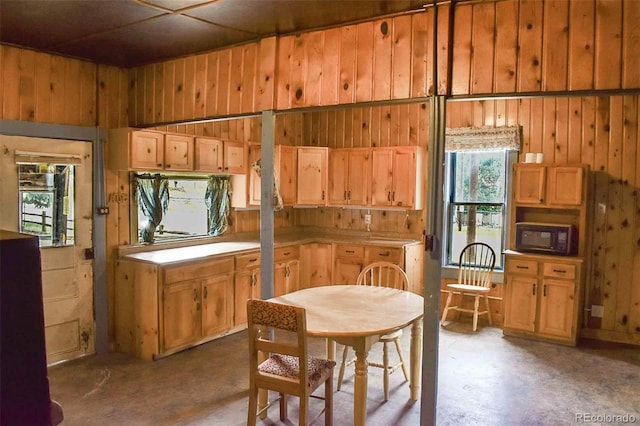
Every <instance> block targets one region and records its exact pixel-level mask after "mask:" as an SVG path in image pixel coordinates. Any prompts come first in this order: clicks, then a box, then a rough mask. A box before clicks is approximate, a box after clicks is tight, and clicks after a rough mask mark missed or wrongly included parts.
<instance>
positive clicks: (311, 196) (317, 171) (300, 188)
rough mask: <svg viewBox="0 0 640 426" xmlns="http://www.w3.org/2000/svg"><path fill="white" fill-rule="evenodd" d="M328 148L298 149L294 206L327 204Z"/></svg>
mask: <svg viewBox="0 0 640 426" xmlns="http://www.w3.org/2000/svg"><path fill="white" fill-rule="evenodd" d="M327 162H328V148H319V147H299V148H298V167H297V182H298V185H297V193H296V194H297V195H296V205H299V206H324V205H326V204H327Z"/></svg>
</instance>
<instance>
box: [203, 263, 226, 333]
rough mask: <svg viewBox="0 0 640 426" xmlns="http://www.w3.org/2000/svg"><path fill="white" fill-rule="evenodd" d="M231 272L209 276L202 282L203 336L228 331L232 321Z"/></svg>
mask: <svg viewBox="0 0 640 426" xmlns="http://www.w3.org/2000/svg"><path fill="white" fill-rule="evenodd" d="M232 291H233V282H232V280H231V274H222V275H215V276H212V277H207V278H206V279H204V280H203V282H202V336H203V337H207V336H213V335H216V334H220V333H222V332H224V331H227V330H229V329H230V328H231V322H232V314H231V312H232V309H233V305H232V299H233V298H232V294H233V293H232Z"/></svg>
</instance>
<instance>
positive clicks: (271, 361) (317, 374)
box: [258, 354, 336, 389]
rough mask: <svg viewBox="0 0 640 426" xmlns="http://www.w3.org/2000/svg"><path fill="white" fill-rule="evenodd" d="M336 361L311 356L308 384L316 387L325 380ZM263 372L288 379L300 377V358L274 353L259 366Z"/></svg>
mask: <svg viewBox="0 0 640 426" xmlns="http://www.w3.org/2000/svg"><path fill="white" fill-rule="evenodd" d="M335 365H336V363H335V361H330V360H328V359H321V358H309V359H308V360H307V372H308V374H309V377H308V385H309V387H310V388H312V389H313V388H315V387H316V386H317V385H318V384H319V383H322V382H324V381H325V380H326V379H327V377H330V376H331V373H332V371H333V367H335ZM258 370H259V371H260V372H261V373H267V374H273V375H275V376H280V377H286V378H288V379H294V380H297V379H298V375H299V374H300V368H299V366H298V358H297V357H295V356H290V355H280V354H273V355H271V356H270V357H269V358H268V359H267V360H266V361H264V362H263V363H262V364H260V365H259V366H258Z"/></svg>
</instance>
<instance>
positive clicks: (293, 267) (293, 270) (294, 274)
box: [286, 260, 300, 293]
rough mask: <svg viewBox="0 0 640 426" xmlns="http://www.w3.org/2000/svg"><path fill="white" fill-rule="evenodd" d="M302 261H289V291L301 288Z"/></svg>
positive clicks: (287, 287)
mask: <svg viewBox="0 0 640 426" xmlns="http://www.w3.org/2000/svg"><path fill="white" fill-rule="evenodd" d="M299 280H300V261H299V260H290V261H289V262H287V286H286V289H287V293H291V292H292V291H298V290H300V282H299Z"/></svg>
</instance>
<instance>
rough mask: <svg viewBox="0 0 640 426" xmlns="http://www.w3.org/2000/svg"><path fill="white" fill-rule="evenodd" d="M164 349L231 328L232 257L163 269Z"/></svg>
mask: <svg viewBox="0 0 640 426" xmlns="http://www.w3.org/2000/svg"><path fill="white" fill-rule="evenodd" d="M163 272H164V282H163V283H162V306H163V309H162V317H161V324H160V325H161V328H162V340H161V351H169V350H171V349H176V348H180V347H184V346H188V345H190V344H193V343H196V342H198V341H199V340H201V339H203V338H207V337H211V336H213V335H214V334H216V333H220V332H223V331H226V330H229V329H230V328H231V323H232V315H233V305H232V294H233V293H232V277H233V260H232V259H230V258H229V259H222V260H215V261H210V262H206V263H196V264H191V265H180V266H174V267H167V268H165V269H164V271H163Z"/></svg>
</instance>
